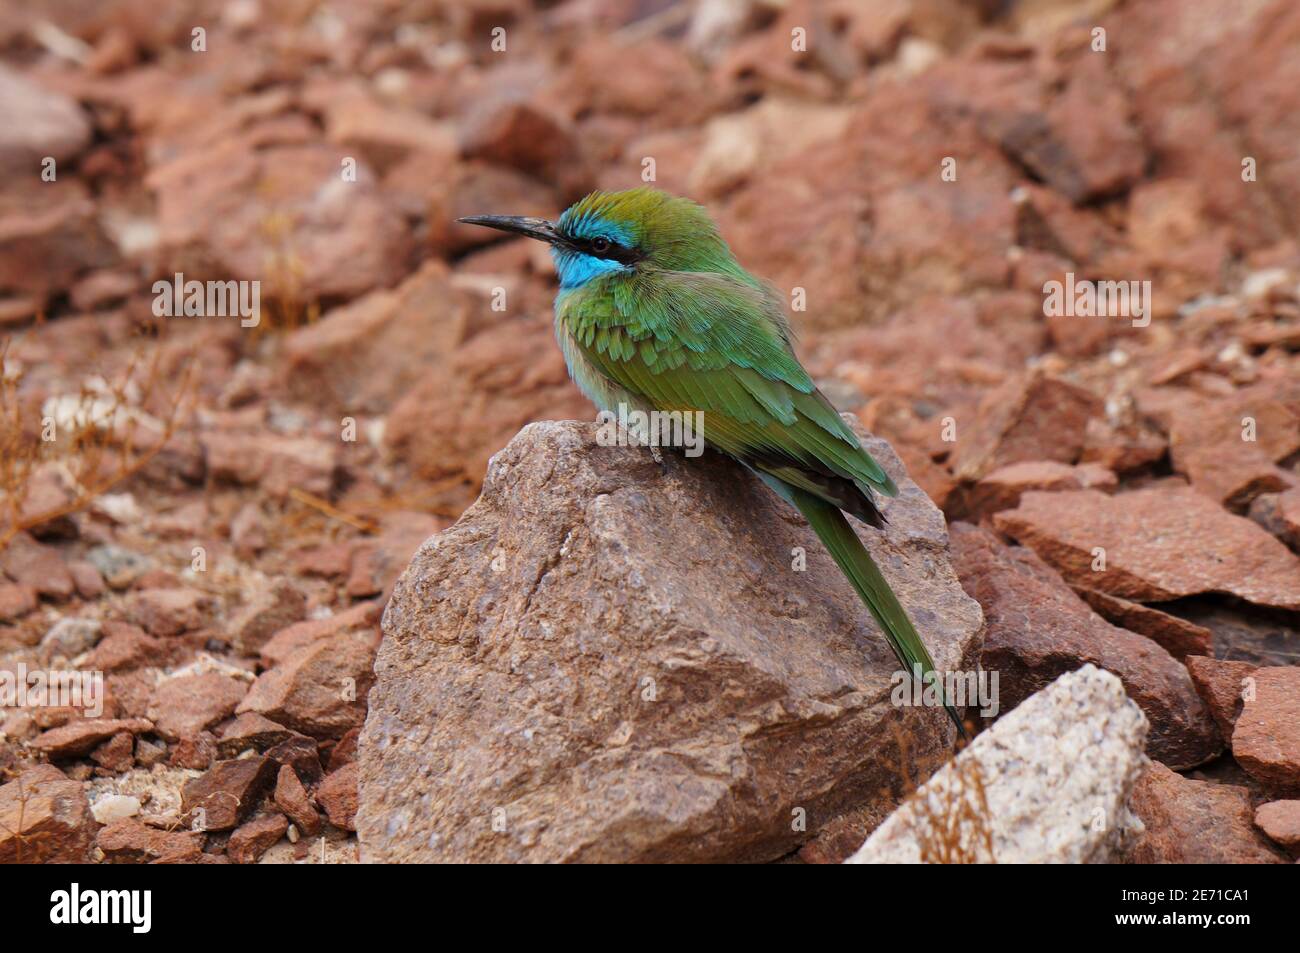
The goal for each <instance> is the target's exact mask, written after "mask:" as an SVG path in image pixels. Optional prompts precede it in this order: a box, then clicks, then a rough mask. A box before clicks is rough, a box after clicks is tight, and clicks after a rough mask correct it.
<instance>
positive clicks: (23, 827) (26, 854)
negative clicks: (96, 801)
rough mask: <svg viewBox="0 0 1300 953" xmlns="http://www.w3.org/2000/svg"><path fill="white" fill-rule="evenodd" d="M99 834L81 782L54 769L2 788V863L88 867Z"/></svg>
mask: <svg viewBox="0 0 1300 953" xmlns="http://www.w3.org/2000/svg"><path fill="white" fill-rule="evenodd" d="M94 830H95V820H94V818H93V817H92V816H91V814H90V804H89V803H88V802H87V801H86V793H85V791H84V790H83V788H82V785H81V782H79V781H73V780H70V779H69V778H68V777H67V776H66V775H64V773H63V772H62V771H60V770H59V769H58V768H56V767H54V766H53V765H49V764H39V765H36V766H35V767H32V768H29V769H28V770H26V771H24V772H23V773H22V774H20V775H19V776H18V777H17V778H15V779H14V780H12V781H10V782H9V783H8V784H6V785H4V786H0V864H14V863H24V864H34V863H43V864H56V863H57V864H82V863H86V862H87V859H88V858H87V853H88V852H89V850H90V844H91V840H92V838H93V837H94Z"/></svg>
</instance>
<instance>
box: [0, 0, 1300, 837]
mask: <svg viewBox="0 0 1300 953" xmlns="http://www.w3.org/2000/svg"><path fill="white" fill-rule="evenodd" d="M0 54H2V55H3V63H2V64H0V339H2V340H3V341H4V342H5V343H4V350H3V376H2V385H0V494H2V495H3V498H0V541H2V542H0V547H2V550H0V668H2V669H4V670H6V671H10V672H15V671H17V669H18V666H19V665H25V666H27V668H29V669H52V668H54V669H66V668H74V669H80V670H84V671H101V672H104V673H106V674H107V685H108V699H107V703H106V709H105V711H104V713H103V714H102V716H101V717H98V718H94V717H87V713H86V712H84V711H81V710H78V709H76V708H48V707H47V708H38V709H27V710H16V709H12V708H10V709H0V861H15V860H19V861H31V860H80V859H85V858H92V859H97V860H99V859H102V860H106V861H120V862H144V861H157V860H171V861H186V862H198V861H203V862H225V861H227V860H229V861H235V862H252V861H257V860H259V859H261V860H263V861H273V860H282V861H283V860H295V859H296V860H298V861H303V862H322V861H348V860H352V859H355V856H356V838H355V833H354V828H355V822H354V815H355V813H356V806H357V764H356V761H355V753H356V743H357V737H358V732H359V728H360V726H361V724H362V722H363V721H364V719H365V716H366V694H367V691H368V689H369V687H370V683H371V681H372V679H373V673H372V668H373V660H374V656H375V651H376V647H377V644H378V641H379V629H378V619H379V616H380V614H381V612H382V611H383V608H384V606H385V604H386V601H387V599H388V596H389V594H390V593H391V591H392V587H393V585H394V583H395V581H396V579H397V576H398V575H399V574H400V573H401V572H402V570H403V569H404V568H405V567H406V565H407V563H408V562H409V560H410V557H411V555H412V554H413V553H414V551H415V550H416V548H417V547H418V546H419V545H420V543H421V542H422V541H423V540H424V539H425V538H427V537H428V536H429V535H430V534H432V533H434V532H436V531H439V530H442V529H444V528H447V527H449V526H450V525H451V524H452V523H453V522H454V521H455V520H456V519H457V517H458V516H459V515H460V513H461V512H462V511H463V510H464V509H465V508H466V507H467V506H468V505H469V504H470V503H471V502H472V501H473V500H474V499H475V497H476V496H477V494H478V492H479V489H480V485H481V481H482V479H483V477H484V474H485V472H486V469H487V461H488V458H489V457H490V456H491V455H493V454H494V453H496V452H497V451H499V450H500V449H501V448H503V447H504V446H505V445H506V444H507V443H508V442H509V441H510V439H511V438H512V437H513V436H514V435H515V434H516V432H517V431H518V430H519V429H520V428H521V427H522V426H524V425H525V424H527V423H529V422H531V421H536V420H543V419H566V418H578V419H584V420H585V419H590V418H591V416H592V411H591V408H590V407H589V406H588V405H587V404H586V402H585V401H584V400H583V399H582V398H581V396H580V395H579V394H578V393H577V392H576V390H575V389H574V388H573V387H572V386H571V384H570V383H569V382H568V379H567V376H566V374H565V370H564V366H563V363H562V360H561V358H560V355H559V353H558V351H557V350H556V348H555V347H554V346H553V343H552V341H551V313H550V303H551V298H552V295H553V292H554V276H553V270H552V268H551V266H550V262H549V260H548V258H547V257H546V254H545V250H544V249H541V248H540V247H539V246H536V245H535V244H530V243H527V242H525V241H509V240H505V241H503V240H501V238H502V236H500V235H498V234H496V233H493V232H489V231H487V230H483V229H473V228H470V227H466V226H459V225H456V224H454V220H455V218H456V217H457V216H460V215H467V214H473V213H512V214H536V215H545V216H553V215H555V214H557V213H558V212H559V211H560V210H561V209H563V208H564V207H565V206H566V205H567V204H569V203H570V202H571V201H572V200H574V199H575V198H577V197H579V196H580V195H582V194H584V193H585V192H586V191H588V190H590V189H592V188H612V189H617V188H627V187H631V186H635V185H639V184H643V182H645V181H646V180H647V178H648V177H652V181H651V184H654V185H656V186H658V187H660V188H664V189H667V190H669V191H673V192H678V193H682V194H686V195H689V196H691V197H692V198H694V199H696V200H698V201H701V202H703V203H705V204H706V205H708V207H709V208H710V209H711V210H712V211H713V212H714V213H715V214H716V216H717V218H718V220H719V223H720V225H721V228H722V230H723V233H724V235H725V237H726V238H727V239H728V241H730V243H731V244H732V247H733V248H734V250H735V251H736V253H737V255H738V256H739V258H740V259H741V261H742V262H743V263H744V264H745V265H746V266H748V267H749V268H751V270H753V271H754V272H756V273H757V274H760V275H763V276H765V277H767V278H769V279H771V280H772V281H773V282H774V283H775V284H776V286H777V287H778V288H779V289H781V291H782V292H783V293H786V294H790V295H791V296H792V299H791V300H797V301H799V302H800V305H799V306H798V307H796V308H795V309H794V311H793V313H792V318H793V321H794V324H795V326H796V327H797V329H798V331H799V332H800V335H801V340H800V344H799V350H800V354H801V356H802V357H803V359H804V360H805V363H806V364H807V365H808V366H809V368H810V370H812V371H813V373H814V375H815V376H816V377H817V379H818V381H819V383H820V384H821V386H822V387H823V389H824V390H825V391H826V393H827V394H828V395H829V396H830V397H831V399H832V400H833V401H835V402H836V403H837V404H838V406H839V407H840V408H841V409H843V410H847V411H851V412H853V413H855V414H856V415H857V416H858V417H859V418H860V420H861V421H862V423H863V424H864V425H865V427H866V428H867V429H868V430H870V431H871V432H873V433H874V434H876V435H878V436H880V437H882V438H884V439H886V440H888V441H889V442H890V444H892V446H893V448H894V449H895V451H896V452H897V454H898V455H899V457H900V458H901V459H902V461H903V463H904V464H905V465H906V467H907V469H908V471H909V473H910V474H911V476H912V478H913V479H914V480H915V481H916V482H917V483H918V484H919V485H920V487H921V488H922V489H924V490H925V491H926V493H927V494H928V495H929V496H930V497H931V498H932V499H933V500H934V501H935V503H937V504H938V506H939V507H940V508H941V509H942V510H943V511H944V513H945V515H946V516H947V517H948V519H949V521H950V522H951V523H952V524H953V526H952V530H951V558H952V561H953V565H954V567H955V569H956V571H957V574H958V576H959V577H960V582H961V585H962V586H963V587H964V589H965V591H966V592H967V593H968V594H969V595H970V596H972V597H973V598H974V599H975V600H977V601H978V602H979V603H980V605H981V607H982V609H983V614H984V618H985V625H984V630H983V633H982V639H983V643H982V644H983V649H982V652H983V654H982V661H983V664H984V666H985V667H986V668H990V669H996V670H999V671H1000V672H1001V673H1002V680H1001V684H1002V690H1003V693H1004V698H1003V710H1004V711H1006V710H1009V709H1010V708H1011V707H1013V706H1014V705H1015V704H1016V703H1018V702H1019V701H1021V700H1022V699H1024V698H1026V697H1028V696H1029V695H1030V694H1032V693H1033V692H1035V691H1037V690H1038V689H1040V688H1042V687H1044V686H1045V685H1047V684H1049V683H1050V682H1052V681H1053V680H1054V679H1055V678H1056V677H1057V676H1058V675H1060V674H1062V673H1063V672H1067V671H1072V670H1074V669H1076V668H1078V667H1079V666H1081V665H1083V664H1084V663H1088V662H1091V663H1094V664H1096V665H1097V666H1099V667H1101V668H1105V669H1108V670H1110V671H1111V672H1113V673H1115V674H1116V675H1118V676H1119V678H1120V679H1121V681H1122V682H1123V684H1124V687H1125V689H1126V690H1127V692H1128V694H1129V696H1130V697H1131V698H1132V699H1133V700H1134V701H1135V702H1137V703H1138V705H1139V706H1140V707H1141V708H1142V710H1143V712H1144V713H1145V715H1146V717H1147V718H1148V720H1149V721H1150V723H1151V733H1150V736H1149V739H1148V741H1147V753H1148V754H1150V755H1151V756H1152V757H1153V758H1155V759H1156V762H1153V766H1152V767H1151V768H1150V769H1149V770H1147V771H1146V773H1144V774H1143V775H1142V777H1141V778H1140V779H1138V781H1137V783H1136V787H1135V789H1134V790H1135V793H1134V810H1135V811H1136V813H1137V814H1138V816H1139V817H1141V818H1142V820H1143V821H1144V823H1145V825H1146V834H1145V835H1144V836H1143V839H1142V840H1141V842H1140V844H1139V845H1138V847H1137V848H1135V853H1134V855H1133V856H1134V857H1135V859H1140V860H1144V861H1196V860H1207V859H1210V860H1227V861H1238V860H1281V859H1285V858H1286V857H1287V856H1288V854H1287V852H1288V851H1291V852H1293V853H1292V856H1294V852H1295V851H1296V850H1297V848H1300V802H1297V801H1295V800H1292V799H1293V798H1295V797H1296V796H1297V794H1300V668H1297V667H1296V662H1297V659H1300V621H1298V619H1300V559H1298V558H1297V555H1296V552H1297V550H1298V549H1300V475H1298V472H1297V460H1300V356H1298V355H1297V351H1298V350H1300V304H1298V299H1300V101H1298V99H1300V6H1297V5H1296V4H1294V3H1292V2H1290V0H1250V2H1245V3H1238V4H1223V3H1217V2H1213V0H1143V2H1119V0H1022V2H1016V0H969V2H959V0H873V2H869V3H868V2H859V0H824V2H800V0H789V2H778V0H696V2H672V0H567V2H542V0H538V2H533V0H454V2H453V0H423V2H422V0H402V2H398V0H391V2H390V0H369V2H365V3H345V2H323V0H282V2H274V3H272V2H269V0H261V2H259V0H166V2H159V0H44V2H42V3H40V4H32V3H28V2H22V0H0ZM178 273H179V274H183V276H184V280H186V281H190V280H197V281H228V280H234V281H247V282H251V281H257V282H259V283H260V285H259V287H260V295H261V298H260V301H261V309H260V314H259V320H258V322H257V324H256V326H245V324H247V322H243V323H241V321H240V319H239V317H238V316H214V315H208V316H183V315H182V316H177V317H166V316H159V314H158V307H157V305H158V301H159V297H160V296H159V295H158V294H157V293H155V291H154V283H155V282H156V281H159V280H163V281H167V282H170V281H172V280H173V277H174V276H175V275H177V274H178ZM1067 274H1072V275H1073V276H1074V277H1075V278H1076V279H1078V280H1080V281H1087V280H1123V281H1150V282H1151V288H1152V295H1153V297H1152V300H1151V302H1150V308H1151V310H1150V313H1149V318H1150V320H1149V323H1146V324H1143V323H1142V322H1140V321H1137V322H1135V321H1133V320H1130V319H1129V318H1127V317H1115V316H1112V317H1104V316H1103V317H1087V316H1068V315H1055V314H1053V315H1049V314H1047V313H1046V310H1047V309H1045V304H1044V302H1045V294H1044V285H1045V283H1047V282H1050V281H1063V280H1065V276H1066V275H1067ZM502 293H504V301H505V302H506V305H505V307H504V308H494V307H493V305H494V303H496V302H498V301H500V300H501V297H502ZM1099 551H1100V555H1099ZM701 558H707V555H705V556H702V557H701ZM1099 558H1100V559H1101V560H1102V564H1101V568H1100V569H1098V564H1097V560H1098V559H1099ZM1243 679H1244V680H1245V681H1244V682H1243ZM340 685H349V686H351V690H350V691H340V690H339V686H340ZM1243 685H1246V686H1248V690H1247V691H1246V692H1245V696H1246V697H1244V698H1243ZM900 754H901V752H900ZM934 767H937V765H931V766H930V770H933V768H934ZM1170 769H1174V770H1170ZM902 773H906V772H902ZM926 773H927V774H928V771H927V772H926ZM918 780H919V779H918ZM900 784H901V782H900ZM895 793H896V794H897V795H899V796H901V794H902V793H905V792H903V791H901V789H900V791H898V792H895ZM847 807H848V809H852V807H853V805H851V804H850V805H848V806H847ZM198 809H202V810H203V812H204V814H203V816H204V824H203V825H202V826H203V829H202V830H195V829H193V828H194V826H195V825H194V823H193V819H194V817H195V816H196V814H195V812H196V810H198ZM882 819H883V818H882V816H879V815H871V816H869V817H863V818H859V819H858V820H859V822H858V823H857V825H856V826H849V827H847V828H845V830H847V831H848V834H845V835H844V836H842V837H841V838H840V840H839V841H838V842H837V841H836V840H835V837H834V832H822V833H823V836H820V837H819V838H818V840H817V841H815V842H813V841H812V840H811V839H810V841H809V842H808V843H806V844H804V846H803V849H801V850H799V851H798V853H797V854H793V855H791V856H798V857H799V858H800V859H803V860H809V861H825V860H838V859H841V858H843V857H845V856H847V855H848V854H849V853H851V852H852V851H853V850H854V849H856V848H857V846H858V845H859V844H860V843H861V841H862V838H863V836H865V834H866V833H867V832H869V831H870V829H871V828H872V827H873V826H874V825H876V824H878V823H879V822H880V821H881V820H882ZM672 833H673V832H671V831H669V832H668V833H667V834H666V835H665V836H666V837H667V838H668V839H669V840H671V839H672ZM752 836H753V837H754V838H755V840H754V843H758V842H759V840H761V838H760V837H759V835H758V834H752ZM809 837H810V838H811V834H810V835H809ZM788 840H789V839H788V838H787V839H786V840H785V841H782V845H781V849H782V850H790V849H791V848H792V847H798V845H797V844H795V845H791V844H789V843H788V842H787V841H788ZM764 843H765V842H764ZM747 846H749V845H745V844H739V845H737V844H732V845H730V846H729V848H728V849H730V848H732V847H734V848H735V854H736V856H757V855H753V854H746V849H747Z"/></svg>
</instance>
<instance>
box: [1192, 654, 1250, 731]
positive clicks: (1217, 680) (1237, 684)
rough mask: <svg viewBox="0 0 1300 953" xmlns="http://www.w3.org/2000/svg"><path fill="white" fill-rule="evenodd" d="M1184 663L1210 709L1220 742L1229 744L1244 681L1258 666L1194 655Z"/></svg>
mask: <svg viewBox="0 0 1300 953" xmlns="http://www.w3.org/2000/svg"><path fill="white" fill-rule="evenodd" d="M1185 663H1186V665H1187V673H1188V674H1189V675H1191V677H1192V684H1193V685H1195V686H1196V691H1197V692H1198V693H1199V694H1200V696H1201V698H1202V699H1203V700H1204V701H1205V705H1206V707H1207V708H1209V709H1210V714H1211V715H1212V716H1213V717H1214V723H1215V724H1216V725H1218V726H1219V733H1220V734H1221V735H1222V736H1223V740H1224V742H1231V740H1232V730H1233V727H1234V726H1235V725H1236V723H1237V716H1238V715H1240V714H1241V706H1242V704H1243V702H1242V693H1243V692H1244V691H1245V689H1246V684H1247V683H1246V679H1247V678H1249V677H1250V676H1251V675H1253V674H1254V673H1255V670H1256V669H1257V668H1259V666H1258V665H1255V664H1254V663H1253V662H1225V661H1220V660H1219V659H1216V658H1210V657H1208V656H1195V655H1194V656H1190V657H1189V658H1187V659H1185Z"/></svg>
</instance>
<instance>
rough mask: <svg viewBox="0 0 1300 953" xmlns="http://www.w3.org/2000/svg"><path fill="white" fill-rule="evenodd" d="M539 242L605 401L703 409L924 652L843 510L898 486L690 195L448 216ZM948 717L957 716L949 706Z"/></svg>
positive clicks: (905, 661) (924, 655)
mask: <svg viewBox="0 0 1300 953" xmlns="http://www.w3.org/2000/svg"><path fill="white" fill-rule="evenodd" d="M460 221H461V222H465V223H467V224H470V225H484V226H487V227H488V228H495V229H500V230H501V231H505V232H513V233H515V234H519V235H525V236H527V237H529V238H535V239H538V240H540V241H543V242H546V243H547V244H549V245H550V246H551V254H552V256H553V257H554V259H555V268H556V271H557V273H558V274H559V279H560V289H559V293H558V294H557V296H556V298H555V334H556V337H557V338H558V340H559V344H560V349H561V350H562V351H563V352H564V360H565V362H566V363H567V364H568V366H569V373H570V375H571V376H572V377H573V380H574V382H575V383H576V384H577V385H578V387H579V388H580V389H581V390H582V391H583V393H584V394H586V395H587V397H589V398H590V399H591V400H592V401H593V402H594V403H595V404H596V405H597V406H598V407H600V408H601V409H602V410H606V411H611V412H615V411H617V410H618V408H619V405H620V404H622V405H624V407H625V409H626V410H627V411H632V410H638V411H642V412H651V411H660V412H669V413H672V412H677V413H680V414H682V415H683V417H685V418H686V419H700V418H696V417H694V416H693V415H694V413H695V412H702V413H703V417H702V420H703V431H704V432H703V435H702V436H703V438H704V440H705V442H706V443H707V444H708V445H710V446H712V447H713V448H715V449H716V450H719V451H721V452H722V453H725V454H728V455H729V456H731V457H733V458H735V459H736V460H738V461H740V462H741V463H743V464H744V465H745V466H747V467H749V468H750V469H751V470H752V471H754V472H755V473H756V474H757V475H758V477H759V478H760V479H762V480H763V482H765V483H766V484H767V485H768V486H769V487H771V488H772V489H773V490H774V491H776V493H778V494H779V495H780V496H781V497H783V498H784V499H785V500H787V501H788V502H789V503H791V504H793V505H794V506H795V507H796V508H797V509H798V510H799V512H800V513H802V514H803V515H804V518H805V519H807V520H808V523H809V524H810V525H811V526H812V528H813V531H814V532H815V533H816V534H817V536H818V538H819V539H820V540H821V541H822V543H823V544H824V545H825V546H826V548H827V549H828V550H829V551H830V554H831V556H832V557H833V558H834V560H835V562H836V564H838V566H839V567H840V570H841V571H842V572H843V573H844V575H845V576H846V577H847V578H848V580H849V582H850V583H851V584H852V585H853V588H854V589H855V590H857V593H858V595H859V596H860V597H861V598H862V601H863V602H864V603H865V604H866V606H867V608H868V609H869V610H870V612H871V614H872V615H873V616H874V617H875V619H876V621H877V622H878V623H879V624H880V627H881V628H882V629H883V630H884V632H885V635H886V637H887V638H888V639H889V644H890V647H891V648H892V649H893V650H894V654H895V655H896V656H897V657H898V661H899V662H900V664H902V666H903V668H904V670H905V671H907V672H908V673H909V674H911V673H914V672H916V671H917V670H918V667H919V671H920V672H921V673H922V676H923V677H925V676H927V675H929V674H930V673H932V672H933V671H934V662H933V660H932V659H931V658H930V653H929V652H928V651H927V650H926V647H925V643H923V642H922V641H921V638H920V636H919V635H918V634H917V632H916V628H915V627H914V626H913V625H912V622H911V620H910V619H909V618H908V617H907V613H906V612H905V611H904V609H903V607H902V605H901V604H900V603H899V601H898V598H897V596H895V595H894V592H893V590H892V589H890V587H889V583H888V582H886V581H885V577H884V576H883V575H882V574H881V572H880V569H879V568H878V567H877V566H876V564H875V562H874V561H873V560H872V559H871V556H870V555H868V553H867V551H866V549H865V548H864V547H863V545H862V542H861V541H860V540H859V539H858V536H857V534H856V533H855V532H854V531H853V528H852V527H851V526H850V525H849V522H848V520H846V519H845V518H844V513H846V512H847V513H851V514H853V515H854V516H856V517H858V518H859V519H861V520H863V521H864V522H866V523H869V524H871V525H872V526H875V527H880V526H881V523H882V517H881V514H880V510H879V509H877V508H876V503H875V500H874V497H873V494H875V493H880V494H883V495H885V496H896V495H897V494H898V488H897V487H896V486H895V485H894V481H893V480H891V479H890V478H889V475H888V474H887V473H885V471H884V469H882V468H881V466H880V464H878V463H877V462H876V461H875V460H873V459H872V458H871V455H870V454H868V453H867V452H866V451H865V450H864V449H862V446H861V445H860V444H859V443H858V440H857V438H856V437H855V436H854V434H853V431H852V430H851V429H850V428H849V427H848V426H847V425H846V424H845V423H844V421H843V420H841V419H840V416H839V414H838V413H837V412H836V411H835V408H834V407H832V406H831V404H830V402H829V401H828V400H827V399H826V398H825V397H824V396H823V395H822V393H821V391H819V390H818V389H817V387H816V386H815V385H814V384H813V382H812V378H810V377H809V376H808V372H807V371H805V370H804V369H803V366H802V365H801V364H800V363H799V359H798V358H797V357H795V354H794V349H793V348H792V346H791V332H790V327H789V324H788V323H787V322H786V319H785V314H784V311H783V309H782V307H781V303H780V300H779V299H778V298H777V296H776V294H775V293H774V292H773V290H772V289H771V288H770V287H769V286H768V285H766V284H764V283H763V282H761V281H759V280H758V279H757V278H755V277H754V276H753V275H751V274H750V273H749V272H747V271H745V269H744V268H742V267H741V266H740V263H739V262H737V261H736V259H735V256H734V255H732V253H731V249H730V248H728V247H727V243H726V242H724V241H723V240H722V237H721V236H720V235H719V234H718V229H717V227H716V226H715V225H714V223H713V221H712V219H710V218H709V215H708V213H707V212H706V211H705V210H704V209H703V208H701V207H700V206H699V205H697V204H695V203H694V202H691V201H688V200H686V199H681V198H676V197H674V196H671V195H668V194H666V193H664V192H660V191H657V190H655V189H648V188H639V189H632V190H629V191H626V192H593V193H592V194H590V195H588V196H587V197H586V198H583V199H582V200H580V201H579V202H577V203H576V204H574V205H573V206H572V207H570V208H569V209H567V210H566V211H565V212H564V213H563V214H562V215H561V216H560V218H559V220H558V221H556V222H548V221H546V220H544V219H539V218H524V217H518V216H506V215H478V216H471V217H468V218H462V219H460ZM946 702H947V699H946V698H945V705H944V707H945V708H946V709H947V711H948V714H949V715H950V716H951V718H952V720H953V722H954V723H955V724H956V725H957V728H958V730H959V731H960V732H961V733H962V735H963V736H964V735H965V728H964V727H963V725H962V721H961V718H960V717H958V715H957V711H956V709H955V708H953V707H952V706H951V705H949V704H946Z"/></svg>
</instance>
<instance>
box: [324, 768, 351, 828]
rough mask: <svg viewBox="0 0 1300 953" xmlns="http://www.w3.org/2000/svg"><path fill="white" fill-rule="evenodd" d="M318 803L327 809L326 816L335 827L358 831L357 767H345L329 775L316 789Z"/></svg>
mask: <svg viewBox="0 0 1300 953" xmlns="http://www.w3.org/2000/svg"><path fill="white" fill-rule="evenodd" d="M316 802H317V803H318V804H320V806H321V807H323V808H324V809H325V816H326V817H328V818H329V821H330V823H331V824H333V825H334V826H335V827H339V828H342V829H343V830H346V831H354V830H356V829H357V828H356V816H357V765H356V764H355V763H353V764H348V765H344V766H343V767H341V768H339V769H338V770H337V771H335V772H333V773H332V774H330V775H327V776H326V778H325V780H324V781H322V782H321V783H320V787H318V788H317V789H316Z"/></svg>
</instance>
